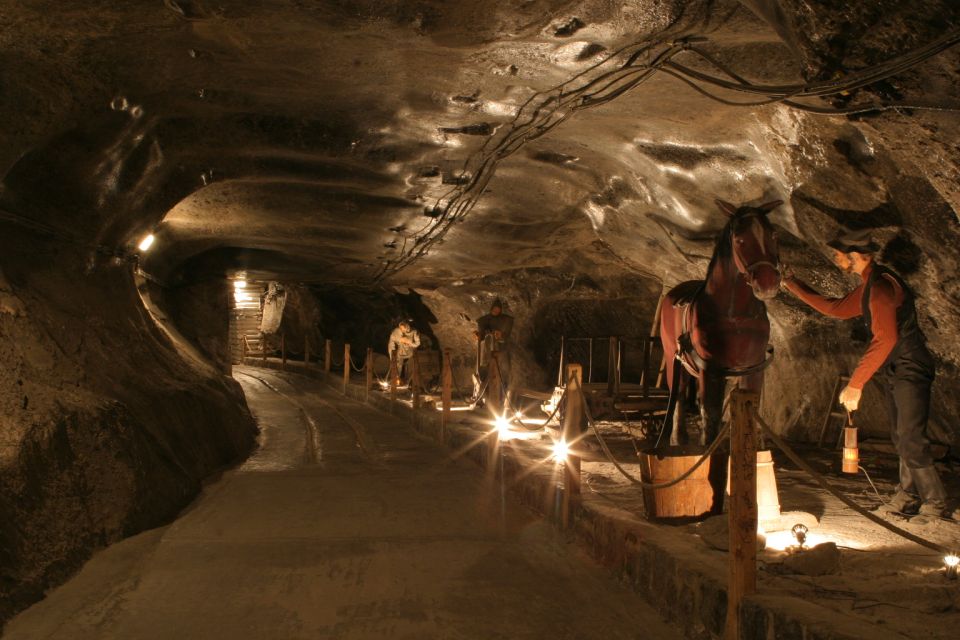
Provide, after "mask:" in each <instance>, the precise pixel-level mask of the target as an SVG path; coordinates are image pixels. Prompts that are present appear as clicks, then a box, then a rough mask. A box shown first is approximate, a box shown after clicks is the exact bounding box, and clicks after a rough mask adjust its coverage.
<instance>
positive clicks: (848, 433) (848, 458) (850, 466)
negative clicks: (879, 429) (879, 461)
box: [842, 426, 860, 473]
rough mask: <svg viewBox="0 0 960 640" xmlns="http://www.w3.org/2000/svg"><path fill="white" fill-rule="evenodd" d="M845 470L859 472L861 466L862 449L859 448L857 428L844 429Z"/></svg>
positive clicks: (845, 471) (846, 471) (843, 466)
mask: <svg viewBox="0 0 960 640" xmlns="http://www.w3.org/2000/svg"><path fill="white" fill-rule="evenodd" d="M842 468H843V472H844V473H857V471H858V470H859V468H860V449H858V448H857V428H856V427H852V426H851V427H844V429H843V465H842Z"/></svg>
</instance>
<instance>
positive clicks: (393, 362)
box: [390, 350, 400, 401]
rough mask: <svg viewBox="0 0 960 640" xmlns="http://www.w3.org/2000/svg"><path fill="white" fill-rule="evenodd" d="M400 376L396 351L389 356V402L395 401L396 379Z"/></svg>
mask: <svg viewBox="0 0 960 640" xmlns="http://www.w3.org/2000/svg"><path fill="white" fill-rule="evenodd" d="M399 376H400V370H399V369H398V367H397V352H396V350H394V351H393V353H391V354H390V400H391V401H396V399H397V378H398V377H399Z"/></svg>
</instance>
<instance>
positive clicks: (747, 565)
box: [725, 389, 760, 640]
mask: <svg viewBox="0 0 960 640" xmlns="http://www.w3.org/2000/svg"><path fill="white" fill-rule="evenodd" d="M759 406H760V395H759V394H758V393H755V392H753V391H744V390H741V389H735V390H734V391H733V393H732V394H731V396H730V416H731V425H730V427H731V431H730V512H729V514H728V516H727V517H728V518H729V530H730V553H729V558H730V573H729V584H728V585H727V624H726V634H725V637H726V639H727V640H739V638H740V630H741V625H740V605H741V603H742V602H743V598H744V596H747V595H750V594H752V593H754V592H755V591H756V590H757V441H756V432H755V429H754V424H753V412H754V411H755V410H756V409H757V408H758V407H759Z"/></svg>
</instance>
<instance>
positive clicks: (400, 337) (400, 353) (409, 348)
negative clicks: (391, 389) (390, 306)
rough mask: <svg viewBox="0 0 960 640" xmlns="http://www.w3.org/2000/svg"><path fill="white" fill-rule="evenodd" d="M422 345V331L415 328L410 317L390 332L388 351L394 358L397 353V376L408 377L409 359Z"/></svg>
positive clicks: (400, 377)
mask: <svg viewBox="0 0 960 640" xmlns="http://www.w3.org/2000/svg"><path fill="white" fill-rule="evenodd" d="M419 346H420V332H419V331H417V330H416V329H414V328H413V321H412V320H410V319H409V318H407V319H404V320H401V321H400V323H399V324H398V325H397V327H396V328H395V329H394V330H393V331H392V332H391V333H390V341H389V343H387V353H388V354H389V355H390V357H391V358H393V354H394V353H396V354H397V378H398V382H399V381H400V380H404V379H406V376H407V374H408V372H407V371H406V366H407V361H408V360H410V358H412V357H413V355H414V352H415V351H416V350H417V347H419Z"/></svg>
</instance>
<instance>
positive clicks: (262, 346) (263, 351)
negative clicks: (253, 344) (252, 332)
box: [260, 332, 267, 366]
mask: <svg viewBox="0 0 960 640" xmlns="http://www.w3.org/2000/svg"><path fill="white" fill-rule="evenodd" d="M260 351H261V357H262V358H263V366H267V334H265V333H263V332H261V333H260Z"/></svg>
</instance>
